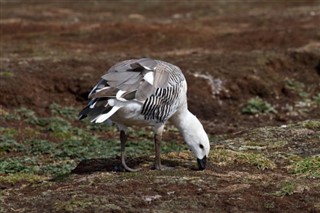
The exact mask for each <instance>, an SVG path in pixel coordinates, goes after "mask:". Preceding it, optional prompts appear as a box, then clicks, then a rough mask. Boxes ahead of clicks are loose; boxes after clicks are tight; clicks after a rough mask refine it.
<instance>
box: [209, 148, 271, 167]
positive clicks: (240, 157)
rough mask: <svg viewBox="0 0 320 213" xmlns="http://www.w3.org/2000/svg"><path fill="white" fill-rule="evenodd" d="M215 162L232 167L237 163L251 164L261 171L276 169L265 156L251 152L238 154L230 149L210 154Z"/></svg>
mask: <svg viewBox="0 0 320 213" xmlns="http://www.w3.org/2000/svg"><path fill="white" fill-rule="evenodd" d="M210 157H211V158H212V160H213V161H215V162H218V163H219V164H220V165H230V164H235V163H240V164H250V165H253V166H256V167H258V168H259V169H261V170H265V169H274V168H276V164H275V163H274V162H273V161H272V160H270V159H268V158H267V157H266V156H265V155H263V154H260V153H259V154H257V153H251V152H248V153H246V152H238V151H233V150H228V149H218V150H215V151H214V152H212V154H210Z"/></svg>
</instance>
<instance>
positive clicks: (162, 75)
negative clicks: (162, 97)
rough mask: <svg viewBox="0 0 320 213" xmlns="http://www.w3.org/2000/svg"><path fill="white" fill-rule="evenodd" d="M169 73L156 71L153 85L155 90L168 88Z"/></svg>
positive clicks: (162, 70) (161, 70)
mask: <svg viewBox="0 0 320 213" xmlns="http://www.w3.org/2000/svg"><path fill="white" fill-rule="evenodd" d="M168 80H169V72H168V71H166V70H164V69H156V71H155V75H154V81H153V85H154V87H156V88H165V87H167V86H168Z"/></svg>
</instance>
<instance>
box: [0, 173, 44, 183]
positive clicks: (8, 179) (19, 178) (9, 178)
mask: <svg viewBox="0 0 320 213" xmlns="http://www.w3.org/2000/svg"><path fill="white" fill-rule="evenodd" d="M43 180H45V177H43V176H39V175H35V174H30V173H15V174H8V175H6V176H0V183H3V184H5V183H10V184H16V183H18V182H29V183H34V182H40V181H43Z"/></svg>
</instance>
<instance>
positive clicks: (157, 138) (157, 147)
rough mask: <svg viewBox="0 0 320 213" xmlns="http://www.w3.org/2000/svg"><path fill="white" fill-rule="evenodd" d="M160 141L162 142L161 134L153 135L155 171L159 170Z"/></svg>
mask: <svg viewBox="0 0 320 213" xmlns="http://www.w3.org/2000/svg"><path fill="white" fill-rule="evenodd" d="M161 140H162V133H160V134H159V133H156V134H154V146H155V152H156V158H155V163H154V166H155V169H157V170H161V158H160V154H161V148H160V145H161Z"/></svg>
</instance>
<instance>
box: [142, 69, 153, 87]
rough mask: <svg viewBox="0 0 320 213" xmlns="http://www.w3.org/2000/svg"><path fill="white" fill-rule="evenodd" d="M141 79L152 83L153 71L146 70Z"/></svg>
mask: <svg viewBox="0 0 320 213" xmlns="http://www.w3.org/2000/svg"><path fill="white" fill-rule="evenodd" d="M143 79H144V80H145V81H147V82H148V83H149V84H151V85H153V80H154V72H148V73H147V74H145V75H144V77H143Z"/></svg>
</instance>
